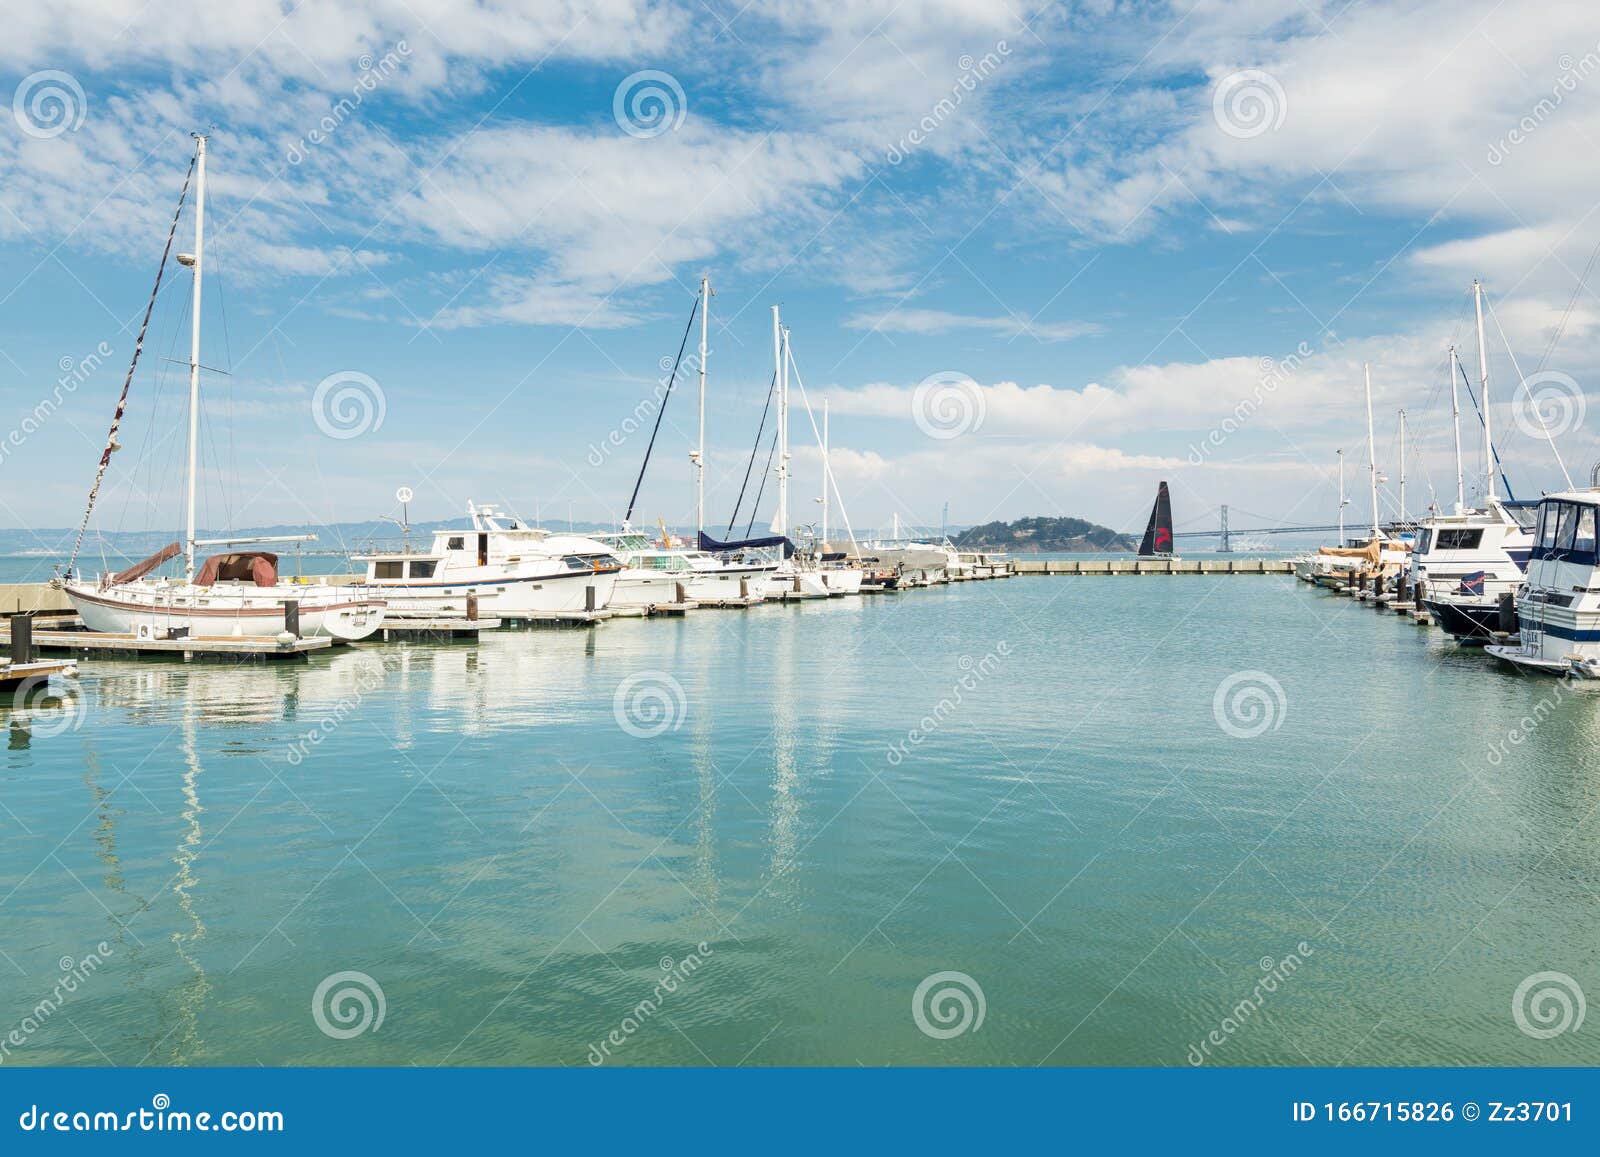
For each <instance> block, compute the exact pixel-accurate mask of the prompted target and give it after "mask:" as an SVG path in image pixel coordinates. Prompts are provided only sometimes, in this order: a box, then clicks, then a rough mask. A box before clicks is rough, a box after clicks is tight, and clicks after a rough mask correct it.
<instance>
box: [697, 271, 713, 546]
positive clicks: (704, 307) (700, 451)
mask: <svg viewBox="0 0 1600 1157" xmlns="http://www.w3.org/2000/svg"><path fill="white" fill-rule="evenodd" d="M710 314H711V279H710V278H709V277H702V278H701V279H700V437H699V440H698V441H697V442H696V443H695V452H694V454H693V458H694V531H695V542H696V543H699V541H700V535H701V534H702V533H704V532H705V529H706V327H707V319H708V317H709V316H710Z"/></svg>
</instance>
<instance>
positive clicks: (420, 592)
mask: <svg viewBox="0 0 1600 1157" xmlns="http://www.w3.org/2000/svg"><path fill="white" fill-rule="evenodd" d="M620 573H621V572H619V571H596V572H589V571H563V572H561V573H559V574H556V575H532V576H521V575H517V576H505V577H499V578H486V579H482V580H479V579H467V580H465V581H456V582H448V583H411V582H394V583H386V582H382V581H379V582H375V583H373V584H372V589H373V590H374V591H376V592H378V593H379V594H381V595H382V597H383V598H384V599H385V600H386V601H387V602H388V604H389V613H390V614H391V615H394V616H403V615H413V616H416V615H459V614H463V613H465V610H466V604H467V598H468V596H473V597H475V598H476V599H477V600H478V606H479V610H480V611H481V612H482V613H484V614H493V615H498V616H501V617H504V618H515V617H516V616H518V615H537V614H575V613H577V612H580V611H584V610H589V609H591V608H590V607H589V595H588V588H589V587H593V588H594V607H593V608H592V609H594V610H603V609H604V608H605V607H607V606H608V605H610V604H611V599H612V596H613V594H614V593H615V591H616V587H617V577H618V575H619V574H620ZM667 601H670V600H667Z"/></svg>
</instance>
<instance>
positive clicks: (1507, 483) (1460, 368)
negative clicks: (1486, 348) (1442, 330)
mask: <svg viewBox="0 0 1600 1157" xmlns="http://www.w3.org/2000/svg"><path fill="white" fill-rule="evenodd" d="M1456 372H1457V373H1459V374H1460V375H1461V381H1462V383H1463V384H1464V385H1465V386H1466V387H1467V400H1468V401H1470V402H1471V403H1472V412H1473V413H1474V414H1476V415H1477V416H1478V425H1480V426H1482V425H1483V407H1481V406H1479V405H1478V397H1477V395H1476V394H1474V393H1473V392H1472V381H1471V379H1470V378H1468V377H1467V367H1466V366H1464V365H1462V364H1461V359H1460V358H1457V359H1456ZM1489 451H1490V453H1492V454H1493V455H1494V461H1493V462H1490V463H1485V467H1486V468H1487V469H1488V470H1490V471H1494V470H1495V468H1496V467H1499V466H1500V451H1498V450H1496V449H1495V448H1494V447H1493V446H1490V447H1489ZM1499 474H1500V483H1501V485H1503V486H1504V487H1505V488H1506V497H1507V498H1509V499H1510V500H1511V501H1512V502H1515V501H1516V500H1517V496H1516V495H1515V494H1513V493H1512V492H1511V480H1510V479H1509V478H1507V477H1506V472H1505V468H1504V467H1501V468H1500V470H1499Z"/></svg>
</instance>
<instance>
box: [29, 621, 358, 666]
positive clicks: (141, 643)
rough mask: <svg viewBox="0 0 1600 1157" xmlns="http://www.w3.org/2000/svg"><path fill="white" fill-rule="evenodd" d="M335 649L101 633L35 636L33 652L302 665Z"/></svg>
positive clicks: (254, 638)
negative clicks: (314, 655) (316, 654)
mask: <svg viewBox="0 0 1600 1157" xmlns="http://www.w3.org/2000/svg"><path fill="white" fill-rule="evenodd" d="M10 642H11V632H10V629H9V628H7V629H6V631H5V633H4V635H0V644H3V645H9V644H10ZM332 646H333V640H332V639H329V638H318V639H293V640H291V641H289V642H279V641H278V639H277V638H276V637H275V636H272V635H187V636H184V637H183V638H180V639H149V638H145V639H141V638H139V637H138V636H137V635H117V634H109V633H102V632H98V631H84V630H50V631H34V632H33V649H34V650H36V651H39V652H42V653H45V654H66V655H82V656H90V655H94V656H102V657H104V658H116V659H131V658H148V657H149V656H152V655H166V656H171V657H175V658H181V659H182V660H183V661H184V662H186V663H188V662H192V661H194V660H201V659H222V660H227V661H229V662H236V663H237V662H252V661H261V662H283V661H289V662H293V661H296V660H298V661H300V662H304V661H305V658H306V656H307V655H308V654H310V653H311V652H312V651H326V650H328V649H329V648H330V647H332Z"/></svg>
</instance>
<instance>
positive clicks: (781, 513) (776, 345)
mask: <svg viewBox="0 0 1600 1157" xmlns="http://www.w3.org/2000/svg"><path fill="white" fill-rule="evenodd" d="M772 375H773V377H772V381H773V391H774V392H775V393H776V394H777V396H778V433H777V438H778V517H777V518H776V519H774V520H773V521H774V522H775V523H776V525H775V526H774V527H773V531H772V532H773V533H774V534H787V533H788V531H787V529H786V527H785V523H784V518H785V516H786V515H787V513H788V511H787V510H786V509H785V505H784V504H785V502H786V501H787V499H788V492H787V489H788V488H787V485H786V479H785V478H784V466H783V458H784V451H785V450H787V448H788V447H787V444H786V443H785V441H784V438H783V419H784V412H783V409H784V401H785V398H784V396H783V387H784V377H783V323H782V322H781V321H779V320H778V307H777V306H773V307H772Z"/></svg>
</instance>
